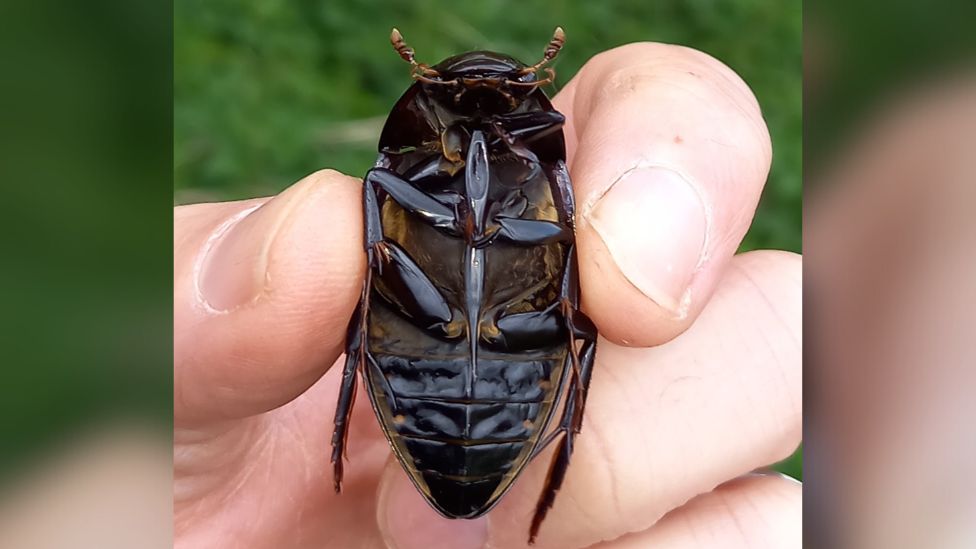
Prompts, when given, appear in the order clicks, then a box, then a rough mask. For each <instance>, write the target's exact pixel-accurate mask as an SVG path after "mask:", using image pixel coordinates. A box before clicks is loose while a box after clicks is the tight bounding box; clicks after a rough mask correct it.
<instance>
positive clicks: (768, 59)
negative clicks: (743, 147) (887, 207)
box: [173, 0, 802, 478]
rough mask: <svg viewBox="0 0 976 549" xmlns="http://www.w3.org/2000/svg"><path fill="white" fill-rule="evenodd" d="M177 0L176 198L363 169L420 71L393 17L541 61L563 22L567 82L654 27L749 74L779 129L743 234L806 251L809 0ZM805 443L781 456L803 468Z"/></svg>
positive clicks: (423, 37) (435, 36) (207, 197)
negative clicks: (805, 18)
mask: <svg viewBox="0 0 976 549" xmlns="http://www.w3.org/2000/svg"><path fill="white" fill-rule="evenodd" d="M458 6H463V9H458ZM174 8H175V10H174V69H175V71H174V79H175V81H174V107H173V116H174V121H173V123H174V141H173V148H174V151H173V152H174V200H175V202H176V203H177V204H182V203H191V202H201V201H217V200H230V199H238V198H245V197H253V196H262V195H269V194H274V193H276V192H278V191H280V190H281V189H283V188H285V187H286V186H288V185H289V184H291V183H293V182H294V181H296V180H298V179H300V178H301V177H303V176H304V175H306V174H308V173H310V172H312V171H315V170H317V169H319V168H324V167H330V168H335V169H338V170H340V171H343V172H346V173H349V174H355V175H362V174H363V173H365V172H366V170H367V169H368V168H369V167H370V166H371V164H372V162H373V160H374V159H375V156H376V140H377V137H378V135H379V130H380V128H381V126H382V123H383V120H384V119H385V118H386V114H387V113H388V112H389V110H390V107H391V106H392V105H393V103H394V101H395V100H396V99H397V97H399V95H400V94H401V93H402V92H403V90H404V89H405V88H406V87H407V86H408V85H409V84H410V80H409V78H408V70H407V66H406V65H405V64H404V63H403V61H402V60H400V58H399V57H398V56H397V55H396V54H395V53H394V52H393V50H392V49H391V48H390V44H389V41H388V36H389V32H390V28H391V27H393V26H396V27H398V28H399V29H400V30H401V31H402V32H403V34H404V36H405V37H406V39H407V41H408V42H409V43H410V44H411V46H413V47H414V48H415V49H416V50H417V52H418V58H420V59H421V60H423V61H426V62H429V63H434V62H437V61H439V60H440V59H442V58H444V57H447V56H449V55H452V54H455V53H459V52H462V51H467V50H474V49H488V50H495V51H500V52H505V53H509V54H511V55H513V56H515V57H517V58H519V59H522V60H523V61H529V60H535V59H536V58H538V57H539V55H540V54H541V52H542V50H543V48H544V46H545V44H546V42H547V41H548V39H549V37H550V36H551V34H552V29H553V28H554V27H555V26H556V25H560V26H562V27H563V28H564V29H565V30H566V35H567V44H566V47H565V48H564V49H563V51H562V52H561V53H560V55H559V59H558V61H557V63H556V65H555V68H556V70H557V74H558V78H557V83H556V86H555V89H559V88H560V87H561V86H562V85H563V84H564V83H565V82H567V81H568V80H569V78H570V77H572V75H573V74H575V73H576V71H577V70H578V69H579V67H580V66H581V65H582V64H583V63H584V62H585V61H586V60H587V59H588V58H590V57H591V56H593V55H594V54H596V53H598V52H600V51H603V50H606V49H608V48H612V47H614V46H618V45H621V44H626V43H628V42H635V41H645V40H647V41H657V42H667V43H675V44H683V45H687V46H691V47H694V48H697V49H700V50H703V51H705V52H707V53H709V54H711V55H713V56H715V57H716V58H718V59H720V60H722V61H723V62H725V63H726V64H727V65H729V66H730V67H732V69H733V70H735V71H736V72H737V73H738V74H739V75H741V76H742V78H743V79H744V80H745V81H746V82H747V83H748V84H749V85H750V86H751V87H752V89H753V91H754V92H755V94H756V96H757V97H758V99H759V103H760V105H761V106H762V109H763V113H764V116H765V118H766V121H767V123H768V125H769V130H770V133H771V135H772V139H773V166H772V171H771V173H770V176H769V181H768V183H767V185H766V189H765V192H764V193H763V197H762V201H761V204H760V208H759V211H758V213H757V215H756V218H755V221H754V223H753V226H752V228H751V229H750V231H749V233H748V234H747V235H746V238H745V241H744V243H743V245H742V249H743V250H748V249H755V248H777V249H785V250H792V251H796V252H799V251H800V246H801V240H800V238H801V200H802V190H801V172H802V166H801V130H802V124H801V111H802V109H801V99H802V94H801V89H802V84H801V71H802V54H801V48H802V44H801V22H802V18H801V4H800V2H799V1H796V0H794V1H785V2H784V1H781V0H762V1H760V0H685V1H679V0H655V1H647V0H626V1H606V2H571V1H565V0H518V1H509V0H496V1H481V2H464V3H458V2H449V1H441V0H437V1H435V0H414V1H412V2H402V3H396V4H394V3H392V2H380V1H375V0H360V1H348V2H323V1H313V0H291V1H287V2H286V1H283V0H263V1H254V2H240V1H231V0H212V1H209V2H196V1H193V0H177V1H176V2H175V5H174ZM801 454H802V452H800V451H798V452H797V453H796V454H795V455H794V456H793V457H792V458H790V459H789V460H787V461H786V462H785V463H783V464H780V465H779V467H778V468H779V469H780V470H782V471H784V472H786V473H788V474H790V475H792V476H794V477H797V478H801V476H802V465H801V462H802V455H801Z"/></svg>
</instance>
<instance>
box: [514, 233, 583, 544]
mask: <svg viewBox="0 0 976 549" xmlns="http://www.w3.org/2000/svg"><path fill="white" fill-rule="evenodd" d="M576 271H577V265H576V254H575V249H574V247H570V250H569V254H568V257H567V264H566V271H565V273H564V275H563V284H562V296H561V303H562V305H563V312H564V315H563V317H564V319H565V322H566V329H567V333H568V334H569V338H570V347H569V353H568V356H567V357H566V363H567V364H566V367H572V368H573V372H572V375H571V376H570V383H569V388H568V389H567V391H566V400H565V404H564V406H563V414H562V417H561V418H560V421H559V426H558V427H556V429H555V430H554V431H553V432H552V433H551V434H550V435H549V436H548V437H546V439H545V440H544V441H543V442H542V443H540V444H539V447H538V450H537V451H536V453H538V452H539V451H541V449H542V448H544V447H545V446H547V445H548V444H549V443H551V442H553V441H555V440H556V438H560V437H561V438H560V440H559V444H558V446H557V447H556V453H555V456H554V457H553V460H552V464H551V465H550V466H549V474H548V475H546V483H545V485H544V486H543V488H542V494H541V495H540V496H539V502H538V503H537V504H536V509H535V515H534V516H533V517H532V526H531V527H530V528H529V543H530V544H531V543H534V542H535V538H536V536H537V535H538V534H539V528H540V527H541V526H542V521H543V520H545V518H546V514H547V513H548V512H549V509H550V508H551V507H552V504H553V502H554V501H555V499H556V492H557V491H559V488H560V486H562V483H563V479H564V478H565V477H566V470H567V469H568V468H569V458H570V457H571V456H572V454H573V444H574V442H575V439H576V435H577V434H579V432H580V430H581V429H582V426H583V411H584V408H585V406H586V397H587V392H588V390H589V386H590V378H591V377H592V374H593V364H594V359H595V357H596V337H597V332H596V326H594V325H593V322H591V321H590V319H589V318H587V316H586V315H584V314H583V313H582V312H581V311H580V310H579V292H578V288H579V285H578V283H577V282H576V280H577V273H576ZM577 340H579V341H580V345H579V349H578V350H577V345H576V341H577Z"/></svg>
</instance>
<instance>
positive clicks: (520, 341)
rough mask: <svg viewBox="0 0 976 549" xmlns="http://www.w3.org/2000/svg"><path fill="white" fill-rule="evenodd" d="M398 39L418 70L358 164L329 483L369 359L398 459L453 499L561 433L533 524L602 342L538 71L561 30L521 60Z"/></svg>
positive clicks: (369, 379) (498, 479)
mask: <svg viewBox="0 0 976 549" xmlns="http://www.w3.org/2000/svg"><path fill="white" fill-rule="evenodd" d="M391 39H392V41H393V44H394V47H395V48H396V49H397V51H398V52H399V53H400V55H401V56H402V57H403V58H404V59H405V60H407V61H408V62H410V63H411V65H412V66H413V69H412V70H413V73H412V74H413V76H414V78H415V79H416V80H417V82H416V83H415V84H414V85H413V86H412V87H411V88H410V89H409V90H408V91H407V92H406V93H405V94H404V96H403V97H402V98H401V99H400V101H399V102H398V103H397V105H396V106H395V107H394V109H393V112H392V113H391V115H390V118H389V119H388V120H387V124H386V127H385V128H384V130H383V135H382V137H381V139H380V157H379V160H378V161H377V164H376V167H374V168H373V169H372V170H370V171H369V173H367V175H366V178H365V182H364V190H363V192H364V195H363V204H364V215H365V229H366V231H365V232H366V242H365V248H366V254H367V260H368V265H369V268H368V272H367V276H366V281H365V283H364V286H363V293H362V297H361V300H360V303H359V306H358V307H357V309H356V311H355V313H354V315H353V318H352V320H351V321H350V324H349V331H348V335H347V345H346V352H347V359H346V365H345V368H344V370H343V378H342V387H341V391H340V397H339V404H338V408H337V412H336V421H335V432H334V434H333V456H332V460H333V463H334V466H335V487H336V490H337V491H338V490H339V488H340V483H341V478H342V469H343V467H342V456H343V448H344V446H345V439H346V433H347V428H348V420H349V415H350V412H351V409H352V402H353V400H354V397H355V391H356V377H357V376H356V374H357V372H362V374H363V375H364V376H365V380H366V384H367V392H368V394H369V397H370V400H371V402H372V404H373V408H374V411H375V412H376V414H377V417H378V418H379V420H380V424H381V426H382V427H383V430H384V432H385V433H386V436H387V438H388V439H389V441H390V444H391V446H392V448H393V450H394V453H395V454H396V456H397V458H398V460H399V461H400V463H401V465H402V466H403V467H404V470H405V471H406V472H407V474H408V476H409V477H410V478H411V480H412V481H413V483H414V484H415V485H416V486H417V488H418V490H419V491H420V492H421V493H422V494H423V495H424V496H425V498H426V499H427V500H428V502H429V503H430V504H431V505H432V506H433V507H434V508H435V509H437V510H438V511H439V512H440V513H441V514H443V515H445V516H447V517H451V518H473V517H477V516H480V515H482V514H484V513H485V512H487V511H488V510H489V509H491V507H492V506H493V505H494V504H495V503H497V502H498V500H499V498H500V497H501V496H502V495H503V494H504V493H505V492H506V491H507V490H508V488H509V487H511V485H512V483H513V481H514V480H515V478H516V477H517V476H518V474H519V473H520V472H521V471H522V470H523V468H524V467H525V466H526V464H527V463H528V462H529V461H530V460H531V459H532V458H533V457H535V456H536V455H537V454H538V453H539V452H540V451H541V450H542V449H543V448H545V447H546V446H547V445H548V444H549V443H551V442H555V441H558V444H557V449H556V453H555V455H554V457H553V461H552V464H551V466H550V471H549V475H548V476H547V480H546V484H545V486H544V488H543V491H542V495H541V497H540V499H539V502H538V505H537V508H536V512H535V515H534V517H533V520H532V525H531V527H530V542H531V541H533V540H534V538H535V536H536V534H537V533H538V529H539V526H540V525H541V523H542V520H543V519H544V517H545V515H546V512H547V511H548V509H549V508H550V507H551V506H552V503H553V500H554V497H555V493H556V491H557V490H558V489H559V486H560V484H561V483H562V480H563V478H564V476H565V472H566V468H567V467H568V464H569V458H570V455H571V453H572V449H573V439H574V437H575V435H576V434H577V433H579V431H580V427H581V425H582V417H583V407H584V403H585V397H586V389H587V386H588V383H589V379H590V374H591V372H592V366H593V358H594V354H595V350H596V329H595V327H594V326H593V324H592V322H590V321H589V319H588V318H586V316H585V315H583V314H582V313H581V312H580V311H579V284H578V279H577V264H576V257H575V234H574V227H573V216H574V206H573V193H572V187H571V184H570V181H569V177H568V174H567V171H566V167H565V147H564V145H563V138H562V130H561V128H562V124H563V120H564V119H563V117H562V115H560V114H559V113H557V112H555V111H554V110H553V109H552V106H551V105H550V104H549V101H548V99H547V98H546V97H545V95H544V93H543V92H542V91H541V89H539V86H540V85H541V84H543V83H545V82H546V81H538V80H535V72H536V71H538V70H539V68H540V67H541V66H542V65H543V64H545V63H546V62H548V61H549V60H551V59H552V58H553V57H555V54H556V52H558V49H559V47H561V45H562V41H563V36H562V31H561V29H557V32H556V33H555V35H554V37H553V41H552V42H550V46H549V47H548V48H547V49H546V53H545V56H544V58H543V61H541V62H540V63H538V64H536V65H533V66H531V67H527V66H525V65H523V64H521V63H519V62H518V61H515V60H514V59H512V58H510V57H507V56H502V55H499V54H494V53H490V52H472V53H470V54H465V55H461V56H457V57H453V58H450V59H448V60H445V61H444V62H442V63H440V64H438V65H435V66H434V67H428V66H426V65H423V64H419V63H416V61H414V57H413V56H414V53H413V50H412V49H410V48H409V47H408V46H406V44H405V43H404V42H403V40H402V37H401V36H400V35H399V32H397V31H396V30H394V32H393V35H392V37H391ZM548 80H549V81H551V71H550V77H549V79H548ZM560 404H561V407H560ZM559 410H561V411H559ZM557 411H559V412H558V417H556V416H557ZM553 420H555V421H556V423H555V426H554V427H553V428H549V426H550V422H551V421H553Z"/></svg>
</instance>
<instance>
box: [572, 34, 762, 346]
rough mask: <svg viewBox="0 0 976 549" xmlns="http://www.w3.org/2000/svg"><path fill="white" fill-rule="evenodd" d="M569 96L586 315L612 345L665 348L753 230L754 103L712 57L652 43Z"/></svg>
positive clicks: (598, 62)
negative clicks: (750, 230)
mask: <svg viewBox="0 0 976 549" xmlns="http://www.w3.org/2000/svg"><path fill="white" fill-rule="evenodd" d="M567 88H569V89H570V90H571V93H570V94H567V96H566V98H557V101H558V102H559V104H560V105H565V104H568V103H570V100H571V105H572V114H571V116H570V118H571V124H572V126H571V127H572V129H573V133H575V136H576V138H577V139H578V143H577V147H576V148H575V149H574V151H575V154H574V157H573V159H572V164H571V175H572V178H573V183H574V187H575V189H576V192H577V197H576V198H577V203H578V204H579V205H580V207H579V212H580V220H579V224H578V226H579V232H578V243H579V250H580V279H581V282H582V284H583V303H584V308H585V309H586V311H587V313H588V314H589V315H590V316H591V317H592V318H593V320H594V321H595V322H596V323H597V325H598V326H599V327H600V330H601V333H602V334H603V335H604V336H605V337H607V338H608V339H610V340H612V341H615V342H618V343H621V344H626V345H636V346H649V345H657V344H661V343H664V342H667V341H669V340H670V339H673V338H674V337H675V336H677V335H678V334H680V333H682V332H683V331H684V330H685V329H687V328H688V326H690V325H691V323H692V322H693V320H694V319H695V317H697V315H698V314H699V313H700V312H701V310H702V308H703V307H704V306H705V303H706V302H707V301H708V299H709V298H710V297H711V294H712V292H713V291H714V288H715V286H716V284H717V283H718V280H719V279H720V278H721V276H722V273H723V271H724V269H725V268H726V266H727V265H728V262H729V260H730V259H731V257H732V255H733V254H734V253H735V251H736V248H737V247H738V245H739V243H740V242H741V240H742V237H743V236H744V235H745V233H746V231H747V230H748V227H749V225H750V223H751V221H752V216H753V214H754V212H755V208H756V205H757V204H758V200H759V196H760V193H761V191H762V187H763V185H764V183H765V179H766V175H767V173H768V170H769V166H770V160H771V145H770V139H769V133H768V130H767V129H766V125H765V122H764V121H763V119H762V113H761V112H760V109H759V105H758V102H757V101H756V99H755V97H754V96H753V94H752V93H751V91H750V90H749V88H748V86H746V84H745V83H744V82H743V81H742V79H741V78H739V77H738V76H737V75H736V74H735V73H734V72H733V71H732V70H731V69H729V68H728V67H727V66H725V65H724V64H722V63H721V62H720V61H718V60H716V59H715V58H713V57H711V56H709V55H707V54H705V53H702V52H699V51H697V50H694V49H691V48H686V47H681V46H672V45H667V44H655V43H636V44H628V45H626V46H621V47H619V48H615V49H613V50H609V51H607V52H604V53H601V54H600V55H597V56H596V57H594V58H593V59H591V60H590V61H589V62H588V63H587V64H586V66H585V67H584V68H583V70H581V71H580V74H579V75H578V76H577V77H576V78H575V79H574V80H573V82H571V83H570V85H569V86H567Z"/></svg>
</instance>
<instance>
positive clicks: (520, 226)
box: [478, 217, 573, 246]
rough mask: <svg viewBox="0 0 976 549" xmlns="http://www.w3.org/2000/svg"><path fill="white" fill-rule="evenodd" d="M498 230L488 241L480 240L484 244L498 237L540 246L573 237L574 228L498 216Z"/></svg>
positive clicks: (517, 242) (546, 222)
mask: <svg viewBox="0 0 976 549" xmlns="http://www.w3.org/2000/svg"><path fill="white" fill-rule="evenodd" d="M494 223H496V224H497V227H498V228H497V231H496V232H493V233H492V234H491V237H490V238H489V239H488V241H487V242H484V243H482V242H478V244H479V245H481V246H484V245H487V244H490V243H491V242H493V241H494V240H495V239H496V238H502V239H504V240H508V241H509V242H511V243H513V244H520V245H522V246H539V245H542V244H550V243H552V242H567V241H570V240H572V239H573V230H572V229H570V228H568V227H565V226H563V225H561V224H559V223H553V222H552V221H542V220H538V219H519V218H514V217H496V218H495V219H494Z"/></svg>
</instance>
